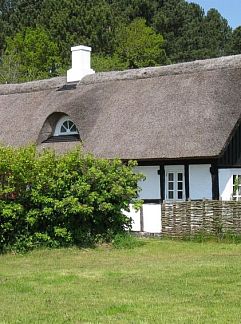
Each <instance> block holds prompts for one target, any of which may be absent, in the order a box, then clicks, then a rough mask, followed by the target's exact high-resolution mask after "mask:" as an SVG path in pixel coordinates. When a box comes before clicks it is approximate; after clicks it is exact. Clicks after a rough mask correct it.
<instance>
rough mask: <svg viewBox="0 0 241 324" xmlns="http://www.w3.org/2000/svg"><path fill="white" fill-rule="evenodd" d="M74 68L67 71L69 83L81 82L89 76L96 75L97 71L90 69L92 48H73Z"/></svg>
mask: <svg viewBox="0 0 241 324" xmlns="http://www.w3.org/2000/svg"><path fill="white" fill-rule="evenodd" d="M71 52H72V68H71V69H70V70H68V71H67V82H75V81H80V80H81V79H82V78H83V77H84V76H86V75H88V74H94V73H95V71H94V70H92V69H91V67H90V53H91V47H88V46H82V45H80V46H75V47H71Z"/></svg>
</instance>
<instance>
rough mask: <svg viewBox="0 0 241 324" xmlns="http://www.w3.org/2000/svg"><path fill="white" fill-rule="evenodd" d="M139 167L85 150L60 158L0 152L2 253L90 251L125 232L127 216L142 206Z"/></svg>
mask: <svg viewBox="0 0 241 324" xmlns="http://www.w3.org/2000/svg"><path fill="white" fill-rule="evenodd" d="M134 165H135V163H134V162H130V163H129V164H128V165H124V164H123V163H122V162H121V161H120V160H112V161H109V160H105V159H96V158H94V157H93V156H92V155H86V154H84V153H83V152H82V150H81V149H80V148H78V149H76V150H74V151H72V152H70V153H68V154H65V155H61V156H60V155H57V154H55V153H54V152H53V151H49V150H48V151H43V152H41V153H39V152H37V151H36V148H35V147H34V146H30V147H26V148H19V149H14V148H10V147H3V146H0V181H1V182H0V244H1V245H0V250H1V251H4V250H5V249H9V248H13V247H14V248H15V247H16V246H17V247H18V248H17V249H20V250H21V248H20V245H22V246H24V249H28V247H30V248H33V247H35V246H48V247H58V246H69V245H73V244H77V245H86V244H89V243H90V242H92V243H93V242H95V241H96V240H98V239H100V238H101V239H102V240H111V239H112V238H113V237H114V235H115V234H117V233H121V232H124V231H125V230H126V229H128V228H130V225H131V220H130V219H129V218H128V217H126V216H125V215H124V214H123V211H128V210H129V204H134V205H135V206H136V207H138V206H139V205H140V201H139V200H138V191H139V188H138V186H137V182H138V180H140V179H141V178H142V176H141V175H139V174H135V173H134V172H133V166H134ZM21 242H22V243H21ZM26 242H27V243H26Z"/></svg>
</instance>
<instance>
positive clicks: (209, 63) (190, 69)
mask: <svg viewBox="0 0 241 324" xmlns="http://www.w3.org/2000/svg"><path fill="white" fill-rule="evenodd" d="M237 67H239V68H240V69H241V54H240V55H231V56H223V57H219V58H213V59H206V60H196V61H193V62H185V63H177V64H172V65H164V66H156V67H147V68H140V69H132V70H124V71H111V72H99V73H95V74H92V75H87V76H86V77H84V78H83V79H82V80H81V81H79V82H78V84H77V86H81V85H82V84H94V83H101V82H109V81H118V80H137V79H147V78H155V77H160V76H167V75H179V74H189V73H196V72H201V71H212V70H216V69H233V68H237ZM66 83H67V79H66V77H56V78H51V79H46V80H37V81H31V82H26V83H17V84H2V85H1V84H0V95H6V94H11V93H24V92H34V91H42V90H47V89H55V88H60V87H62V86H64V85H65V84H66Z"/></svg>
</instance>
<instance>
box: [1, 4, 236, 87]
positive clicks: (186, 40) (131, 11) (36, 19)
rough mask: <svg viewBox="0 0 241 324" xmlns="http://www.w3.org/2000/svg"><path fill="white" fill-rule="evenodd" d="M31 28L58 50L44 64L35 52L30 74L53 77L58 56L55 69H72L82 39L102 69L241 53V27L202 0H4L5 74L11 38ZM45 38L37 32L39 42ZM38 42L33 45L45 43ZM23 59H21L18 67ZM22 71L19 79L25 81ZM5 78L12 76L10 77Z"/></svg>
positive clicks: (2, 72) (3, 48)
mask: <svg viewBox="0 0 241 324" xmlns="http://www.w3.org/2000/svg"><path fill="white" fill-rule="evenodd" d="M194 1H195V0H194ZM144 22H145V23H144ZM133 26H135V27H133ZM38 28H40V29H38ZM134 29H135V30H136V31H137V34H138V35H137V34H136V35H135V33H134V31H133V30H134ZM26 30H27V33H30V32H31V31H33V33H34V32H35V33H36V30H39V31H40V30H41V32H40V34H42V35H43V33H46V34H47V38H48V41H49V42H50V43H51V44H53V43H54V48H55V49H54V50H53V51H54V52H53V53H52V54H51V52H50V51H47V52H46V55H47V56H50V58H46V62H45V63H44V64H43V65H42V63H41V62H40V61H39V58H38V55H33V60H32V62H31V66H32V70H31V71H32V72H31V73H29V71H28V69H27V67H26V71H27V72H26V73H27V75H28V76H27V77H26V78H25V79H31V78H40V77H48V76H49V70H50V69H51V71H53V69H52V68H51V66H50V65H51V64H50V63H49V62H50V61H53V59H52V56H54V57H55V58H54V62H57V63H56V64H57V65H58V69H56V68H55V69H54V70H55V73H61V71H64V70H66V69H67V68H68V67H69V65H70V47H71V46H74V45H79V44H85V45H89V46H92V48H93V54H94V55H93V63H94V68H95V69H96V70H97V71H101V70H113V69H124V68H134V67H139V66H146V65H156V64H167V63H176V62H185V61H190V60H195V59H202V58H211V57H218V56H222V55H229V54H238V53H241V48H240V43H241V32H240V27H238V28H237V29H236V30H234V31H233V30H232V29H231V28H230V26H229V25H228V22H227V20H226V19H225V18H224V17H222V16H221V15H220V13H219V12H218V11H217V10H216V9H211V10H209V11H208V13H207V14H206V15H205V12H204V10H203V9H202V8H201V7H200V6H199V5H198V4H195V3H188V2H186V1H185V0H92V1H88V0H0V58H1V61H0V62H2V63H0V74H1V75H3V76H5V73H6V71H7V70H8V71H11V70H12V68H10V67H9V65H8V64H9V62H12V56H11V57H10V56H9V54H8V53H9V52H11V51H10V50H9V47H10V44H11V42H12V44H14V43H15V42H16V40H17V38H19V37H20V35H26ZM24 41H26V40H25V38H24ZM39 41H41V37H37V34H36V44H38V43H39ZM46 41H47V40H45V42H46ZM33 42H34V40H32V45H31V46H32V47H33V48H36V47H38V46H39V45H34V44H33ZM138 44H139V45H138ZM51 46H53V45H51ZM51 46H50V48H51ZM127 47H128V51H127ZM140 47H142V49H141V50H140ZM151 47H152V49H150V48H151ZM27 48H28V49H29V47H27ZM140 53H142V57H141V56H140ZM6 55H8V56H7V58H6ZM19 55H20V56H21V57H22V59H21V60H22V61H21V62H22V63H21V65H25V64H28V60H25V61H24V59H23V57H24V55H26V53H23V54H19ZM35 59H36V64H35V62H34V60H35ZM12 63H13V62H12ZM12 63H11V64H12ZM18 64H19V63H18V62H15V71H16V65H18ZM54 64H55V63H54ZM56 64H55V66H56ZM40 66H41V67H40ZM39 69H40V73H39V72H38V70H39ZM23 70H24V69H23ZM21 73H22V74H21ZM21 73H20V75H23V73H25V72H21ZM18 75H19V74H18V73H16V74H15V76H16V78H17V81H21V80H23V78H22V77H20V79H19V76H18ZM3 80H4V78H2V82H3ZM5 81H7V82H10V79H9V78H6V77H5Z"/></svg>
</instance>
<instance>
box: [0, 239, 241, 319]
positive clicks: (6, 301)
mask: <svg viewBox="0 0 241 324" xmlns="http://www.w3.org/2000/svg"><path fill="white" fill-rule="evenodd" d="M144 242H145V244H144V245H143V246H141V247H137V248H135V249H132V250H117V249H114V248H111V247H108V246H103V247H100V248H96V249H93V250H92V249H89V250H78V249H60V250H52V251H51V250H38V251H34V252H31V253H29V254H26V255H23V256H21V255H10V254H8V255H2V256H0V323H68V322H69V323H113V322H114V323H241V245H234V244H224V243H215V242H209V243H193V242H177V241H168V240H156V239H153V240H150V239H144Z"/></svg>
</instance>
